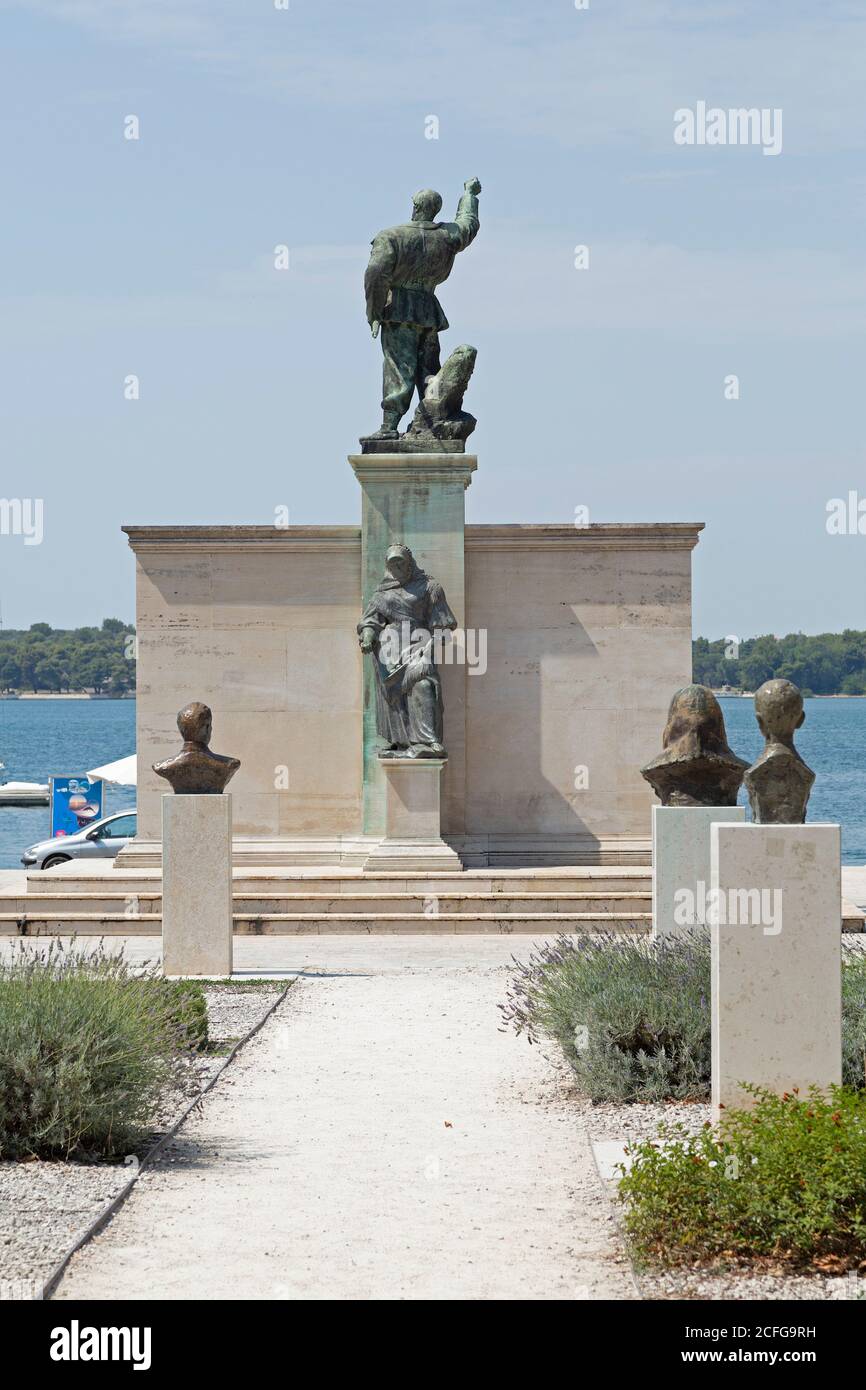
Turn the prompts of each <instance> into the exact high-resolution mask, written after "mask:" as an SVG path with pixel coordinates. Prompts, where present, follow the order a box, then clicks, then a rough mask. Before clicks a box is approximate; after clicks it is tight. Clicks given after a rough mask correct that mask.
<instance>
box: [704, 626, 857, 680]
mask: <svg viewBox="0 0 866 1390" xmlns="http://www.w3.org/2000/svg"><path fill="white" fill-rule="evenodd" d="M692 672H693V674H692V679H693V680H694V681H696V682H697V684H698V685H709V686H712V687H713V688H714V689H715V690H718V689H719V687H720V686H723V685H730V686H733V687H734V689H736V690H757V688H758V686H759V685H763V683H764V681H768V680H771V679H772V678H773V677H774V676H778V677H782V678H783V679H784V680H789V681H793V682H794V684H795V685H798V686H799V687H800V689H801V690H802V691H803V693H804V694H805V695H866V632H855V631H853V630H852V629H851V628H846V629H845V631H844V632H841V633H839V632H822V633H819V634H818V635H817V636H815V637H806V636H805V634H804V633H802V632H791V633H789V634H788V636H787V637H747V638H746V639H745V640H744V641H743V642H739V643H738V642H736V640H735V639H734V638H729V637H720V638H718V639H717V640H716V641H715V642H710V641H708V639H707V638H706V637H697V638H696V639H695V641H694V642H693V643H692Z"/></svg>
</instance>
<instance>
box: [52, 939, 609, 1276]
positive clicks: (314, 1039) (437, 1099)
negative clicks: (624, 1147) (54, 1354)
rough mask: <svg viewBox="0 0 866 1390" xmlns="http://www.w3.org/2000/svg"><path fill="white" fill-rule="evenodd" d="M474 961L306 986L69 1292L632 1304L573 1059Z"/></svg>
mask: <svg viewBox="0 0 866 1390" xmlns="http://www.w3.org/2000/svg"><path fill="white" fill-rule="evenodd" d="M440 954H441V953H440ZM460 956H461V959H460V961H459V962H458V961H457V960H455V961H452V962H450V963H443V962H442V960H441V959H437V960H436V963H435V965H427V966H425V963H424V959H423V956H421V955H416V956H415V958H414V961H413V959H412V956H411V953H410V955H409V958H408V959H407V960H406V961H404V964H403V966H402V968H401V969H400V970H399V971H395V970H393V969H389V968H387V967H386V968H385V969H383V970H382V971H381V972H378V973H377V970H376V966H375V964H368V969H369V972H370V973H368V974H364V975H361V974H349V973H344V974H339V975H337V974H335V975H330V976H326V975H322V976H320V977H318V978H302V979H301V980H299V981H298V982H297V983H296V985H295V986H294V988H293V989H292V990H291V991H290V993H289V996H288V998H287V999H286V1000H285V1001H284V1003H283V1004H282V1005H281V1006H280V1008H279V1009H278V1011H277V1013H276V1014H275V1015H274V1016H273V1017H272V1018H271V1019H270V1020H269V1022H268V1023H267V1025H266V1027H265V1028H264V1029H263V1030H262V1031H261V1032H260V1033H259V1034H257V1036H256V1037H255V1038H254V1039H253V1040H252V1041H251V1043H250V1044H249V1045H248V1046H247V1047H246V1048H245V1049H244V1051H243V1052H242V1053H241V1055H240V1056H239V1057H238V1059H237V1061H236V1062H235V1063H234V1064H233V1066H232V1067H231V1068H230V1069H229V1071H228V1072H227V1073H226V1075H225V1077H223V1078H222V1079H221V1080H220V1082H219V1084H218V1085H217V1087H216V1088H215V1089H214V1090H213V1091H212V1092H211V1093H210V1094H209V1096H208V1097H207V1098H206V1099H205V1101H204V1103H203V1105H202V1107H201V1108H200V1109H199V1110H197V1111H196V1112H195V1114H194V1115H192V1116H190V1118H189V1120H188V1121H187V1122H186V1124H185V1125H184V1127H183V1129H182V1131H181V1133H180V1135H179V1136H178V1138H177V1139H176V1140H175V1141H173V1143H172V1146H171V1148H170V1150H169V1151H168V1152H167V1154H166V1156H165V1158H164V1159H163V1160H161V1161H160V1163H159V1164H158V1165H157V1166H155V1167H154V1168H152V1169H149V1170H148V1171H146V1172H145V1173H144V1174H143V1175H142V1178H141V1179H140V1181H139V1183H138V1184H137V1186H136V1188H135V1190H134V1192H133V1193H132V1195H131V1197H130V1199H129V1200H128V1202H126V1204H125V1205H124V1206H123V1208H122V1209H121V1211H120V1212H119V1213H118V1214H117V1216H116V1217H115V1218H114V1220H113V1221H112V1222H111V1224H110V1225H109V1226H108V1227H107V1228H106V1230H105V1231H103V1232H102V1233H101V1234H100V1235H99V1236H98V1237H97V1238H96V1239H95V1240H94V1241H93V1242H92V1243H91V1244H89V1245H88V1246H87V1247H86V1248H85V1249H84V1250H82V1251H81V1252H79V1254H78V1255H77V1256H76V1257H75V1258H74V1260H73V1262H72V1264H71V1266H70V1268H69V1270H68V1272H67V1275H66V1277H65V1278H64V1280H63V1282H62V1284H61V1286H60V1288H59V1290H58V1293H57V1295H56V1297H58V1298H60V1299H78V1298H85V1299H87V1298H116V1297H118V1296H121V1297H131V1298H141V1299H151V1298H160V1297H161V1298H172V1299H188V1298H206V1299H220V1298H232V1299H267V1298H275V1297H276V1298H300V1299H318V1298H322V1299H376V1298H384V1299H426V1298H432V1299H438V1298H443V1299H444V1298H466V1299H497V1298H503V1299H585V1298H617V1299H629V1298H633V1297H634V1296H635V1290H634V1284H633V1281H632V1276H631V1271H630V1266H629V1264H628V1261H627V1260H626V1258H625V1257H624V1253H623V1250H622V1246H621V1243H620V1241H619V1238H618V1233H617V1228H616V1224H615V1221H614V1218H613V1216H612V1212H611V1208H610V1205H609V1202H608V1200H607V1198H606V1195H605V1193H604V1190H603V1188H602V1185H601V1183H600V1181H599V1179H598V1176H597V1174H596V1171H595V1165H594V1162H593V1158H592V1154H591V1150H590V1147H589V1142H588V1136H587V1132H586V1127H585V1123H584V1120H583V1118H582V1116H581V1115H580V1113H579V1112H578V1110H577V1109H576V1107H575V1105H574V1102H573V1098H572V1096H571V1094H570V1090H569V1087H568V1085H567V1083H566V1080H565V1078H564V1075H563V1073H562V1071H561V1070H557V1069H554V1068H553V1067H551V1066H550V1065H549V1064H548V1063H547V1062H546V1061H545V1058H544V1057H543V1056H542V1055H541V1054H540V1053H539V1051H538V1049H536V1048H531V1047H529V1046H528V1045H527V1043H526V1042H525V1040H523V1039H518V1038H515V1037H513V1036H512V1035H510V1034H505V1033H500V1032H499V1031H498V1016H497V1011H496V1004H497V1002H498V1001H499V1000H500V999H501V998H502V995H503V992H504V980H505V971H506V968H507V966H506V964H505V963H504V962H503V960H502V953H499V959H497V960H492V959H491V955H490V952H488V951H485V950H484V949H483V947H482V948H481V949H480V950H479V952H478V953H477V956H475V958H474V959H473V953H472V952H471V950H469V949H468V948H467V949H466V950H465V951H463V952H461V953H460ZM375 958H376V957H375V953H374V952H368V962H369V961H375Z"/></svg>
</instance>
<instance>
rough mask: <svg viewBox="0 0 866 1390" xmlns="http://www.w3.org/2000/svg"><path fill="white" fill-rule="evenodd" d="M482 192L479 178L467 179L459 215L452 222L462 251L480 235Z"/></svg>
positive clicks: (458, 205) (458, 211)
mask: <svg viewBox="0 0 866 1390" xmlns="http://www.w3.org/2000/svg"><path fill="white" fill-rule="evenodd" d="M480 192H481V184H480V183H479V182H478V179H467V180H466V182H465V184H464V185H463V193H462V195H461V197H460V202H459V203H458V204H457V216H456V217H455V219H454V221H453V222H452V223H451V226H452V227H453V229H454V234H455V237H456V240H457V242H458V243H459V246H460V250H461V251H465V250H466V247H467V246H468V245H469V243H470V242H472V241H474V240H475V238H476V237H477V235H478V228H479V227H480V226H481V223H480V221H479V219H478V194H479V193H480Z"/></svg>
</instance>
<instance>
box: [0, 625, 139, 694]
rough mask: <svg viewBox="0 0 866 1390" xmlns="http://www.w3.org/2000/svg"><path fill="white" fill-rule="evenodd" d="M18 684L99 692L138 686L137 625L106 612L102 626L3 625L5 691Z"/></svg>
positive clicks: (0, 647)
mask: <svg viewBox="0 0 866 1390" xmlns="http://www.w3.org/2000/svg"><path fill="white" fill-rule="evenodd" d="M16 690H17V691H19V692H20V691H33V693H34V694H44V693H52V692H56V693H58V694H64V693H68V692H70V691H90V692H92V693H93V694H94V695H125V694H126V692H127V691H131V690H135V628H134V627H132V626H131V625H130V624H129V623H123V622H121V621H120V619H119V618H105V619H104V621H103V624H102V627H76V628H73V629H71V630H69V631H64V630H61V629H59V628H58V629H57V630H55V629H54V628H52V627H49V625H48V623H33V624H32V626H31V627H30V628H29V629H28V630H27V631H26V632H23V631H16V630H15V629H13V628H9V629H8V630H7V631H5V632H2V631H0V691H6V692H11V691H16Z"/></svg>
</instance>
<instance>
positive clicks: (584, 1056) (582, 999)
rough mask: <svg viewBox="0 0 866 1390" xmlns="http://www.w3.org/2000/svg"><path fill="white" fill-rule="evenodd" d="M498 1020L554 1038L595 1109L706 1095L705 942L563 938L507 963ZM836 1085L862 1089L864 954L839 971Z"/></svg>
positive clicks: (693, 935) (865, 1076) (865, 1077)
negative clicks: (607, 1103) (510, 967)
mask: <svg viewBox="0 0 866 1390" xmlns="http://www.w3.org/2000/svg"><path fill="white" fill-rule="evenodd" d="M515 965H516V970H515V972H514V974H513V975H512V977H511V979H510V980H509V985H508V998H507V1001H506V1003H505V1004H504V1005H501V1006H500V1007H501V1011H502V1015H503V1019H504V1021H505V1022H506V1024H508V1025H509V1026H511V1027H513V1028H514V1029H515V1031H516V1032H517V1033H522V1034H524V1035H526V1036H527V1037H528V1038H529V1041H530V1042H537V1041H538V1039H539V1038H540V1037H542V1036H545V1035H546V1036H548V1037H552V1038H555V1039H556V1041H557V1042H558V1043H559V1045H560V1047H561V1048H562V1050H563V1053H564V1055H565V1058H566V1060H567V1061H568V1063H569V1065H570V1066H571V1067H572V1068H573V1070H574V1073H575V1076H576V1078H577V1083H578V1086H579V1088H580V1090H581V1091H582V1092H583V1093H584V1094H585V1095H586V1096H588V1097H589V1098H590V1099H591V1100H593V1101H603V1100H614V1101H660V1100H704V1099H706V1098H707V1096H709V1093H710V939H709V933H708V932H706V931H693V932H689V933H686V934H684V935H683V936H682V937H677V938H658V939H657V940H655V941H652V940H650V939H648V938H647V937H632V936H615V935H611V934H603V935H599V936H595V937H589V936H577V937H570V936H562V937H559V938H558V940H557V941H556V942H555V943H548V944H546V945H544V946H542V947H541V948H540V949H539V950H538V951H536V952H534V953H533V954H532V955H530V957H529V960H528V962H527V963H526V964H525V965H522V964H520V963H519V962H517V961H516V962H515ZM842 1039H843V1044H842V1053H843V1056H842V1061H843V1067H842V1080H843V1083H844V1084H845V1085H847V1086H854V1087H862V1086H864V1085H866V952H864V953H861V952H859V951H857V952H856V953H855V952H852V953H850V954H849V955H848V956H847V958H846V960H845V962H844V964H843V967H842Z"/></svg>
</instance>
